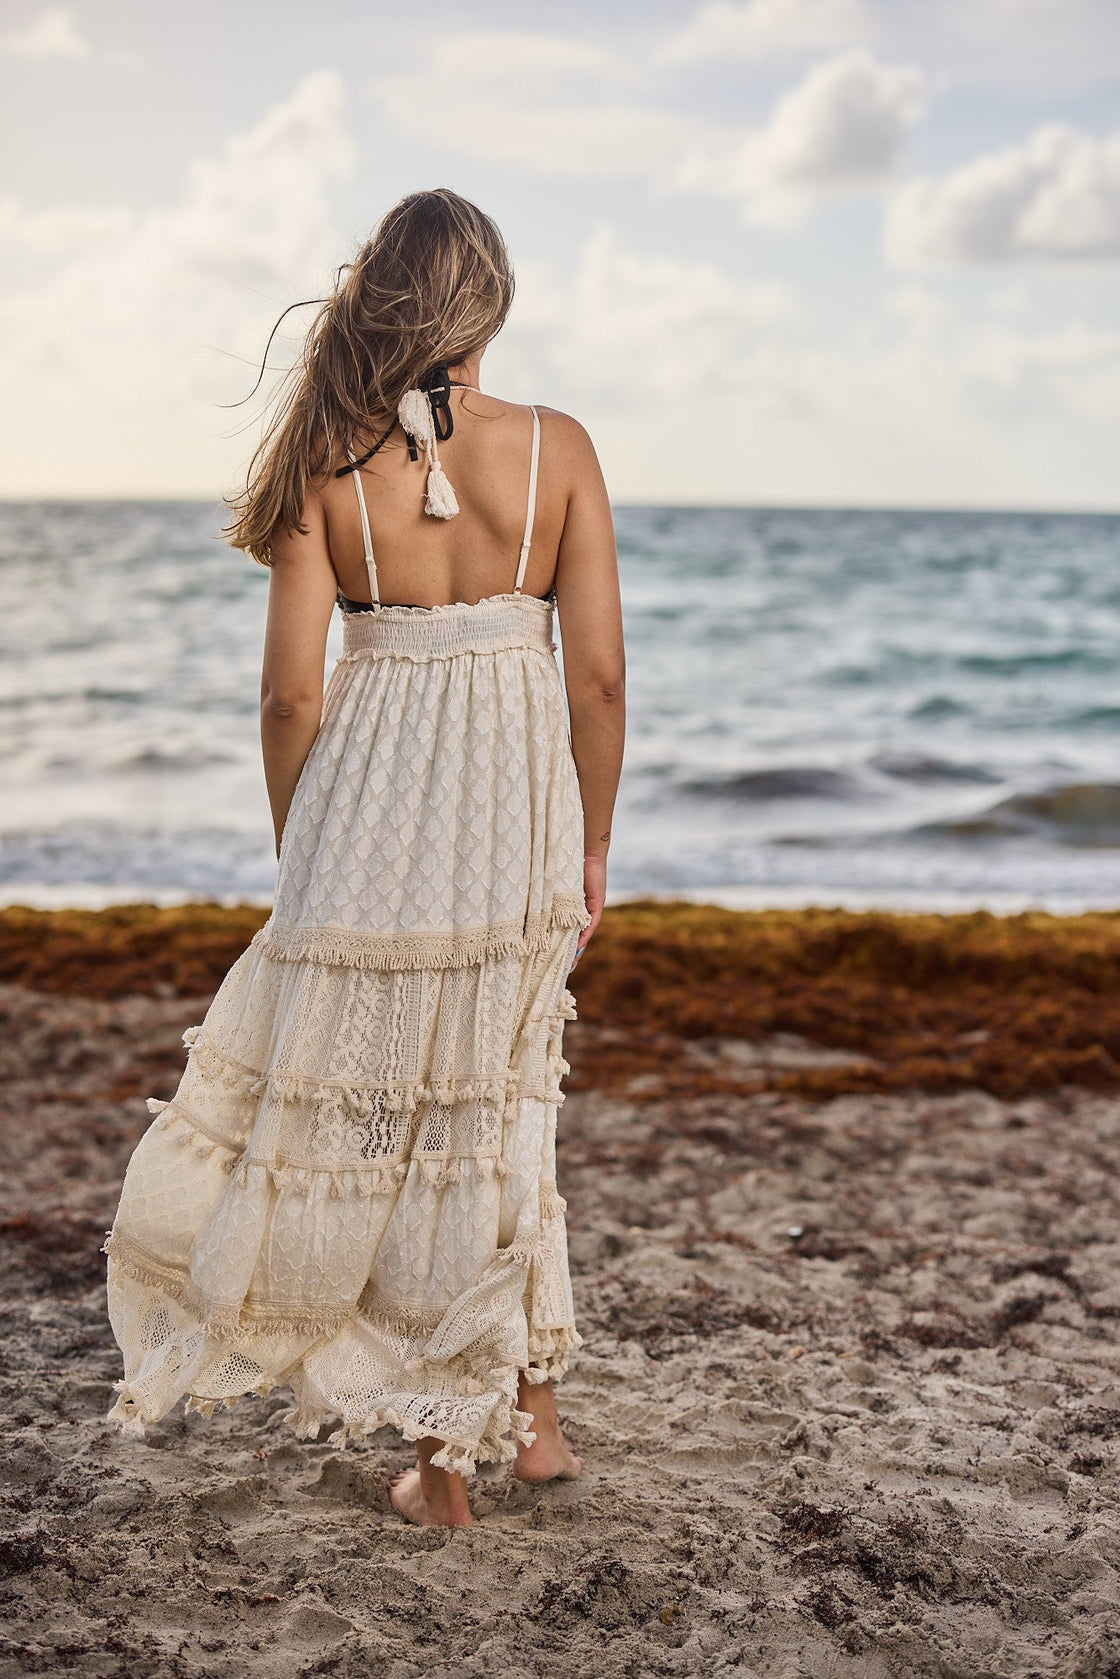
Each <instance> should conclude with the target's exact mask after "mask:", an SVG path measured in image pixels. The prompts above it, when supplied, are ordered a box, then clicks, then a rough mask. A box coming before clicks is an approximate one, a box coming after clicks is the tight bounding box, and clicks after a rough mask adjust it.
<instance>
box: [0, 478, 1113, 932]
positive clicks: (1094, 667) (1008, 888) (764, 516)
mask: <svg viewBox="0 0 1120 1679" xmlns="http://www.w3.org/2000/svg"><path fill="white" fill-rule="evenodd" d="M616 517H617V528H618V538H619V555H620V564H621V572H622V585H623V600H624V608H625V614H626V627H627V643H628V656H629V711H630V733H629V746H628V756H627V763H626V771H625V776H624V781H623V787H622V792H621V795H620V802H619V812H618V817H617V821H616V824H615V839H614V845H613V848H612V854H611V857H612V862H611V884H612V890H613V893H614V895H615V896H634V895H637V894H647V893H651V894H658V895H662V896H675V897H682V896H683V897H691V898H696V899H701V900H711V901H716V902H723V903H730V904H740V905H744V906H746V905H764V904H847V905H850V906H853V907H866V906H875V905H879V906H882V907H885V908H911V907H912V908H921V907H929V908H936V909H960V908H970V907H988V908H991V909H995V910H1012V909H1018V908H1021V907H1027V906H1032V905H1036V906H1039V907H1042V908H1048V909H1053V910H1071V911H1072V910H1078V909H1082V908H1087V907H1105V908H1113V907H1120V765H1118V761H1117V733H1118V727H1120V689H1118V686H1117V648H1118V639H1120V517H1116V516H1103V515H1093V516H1089V515H1086V516H1075V515H1044V514H1038V513H1030V514H1026V513H1023V514H1015V513H945V512H932V513H924V512H854V511H843V512H830V511H820V510H814V511H802V510H782V509H733V508H723V509H703V508H687V509H686V508H674V509H663V508H652V507H623V508H619V509H617V514H616ZM220 523H221V515H220V510H219V509H217V508H215V507H212V506H209V505H206V504H201V503H147V502H145V503H140V502H88V503H78V502H74V503H61V502H58V503H36V504H31V503H19V504H15V503H11V504H7V505H0V647H2V650H3V659H2V671H0V713H2V715H3V718H4V724H5V727H4V729H3V736H2V741H0V771H2V775H3V794H2V803H0V898H2V899H3V900H4V901H7V902H30V903H40V904H98V903H105V902H112V901H115V900H125V899H135V898H146V899H154V900H156V901H161V902H169V901H174V900H176V899H182V898H193V897H204V896H205V897H213V898H218V899H222V900H227V901H228V900H232V899H240V898H252V899H258V900H262V901H264V900H267V898H268V895H269V893H270V890H271V886H272V881H273V878H274V869H275V862H274V857H273V848H272V836H271V823H270V819H269V814H268V806H267V801H266V798H265V791H264V782H263V777H262V774H261V769H260V748H259V737H258V722H257V708H258V694H259V672H260V654H261V642H262V635H263V626H264V611H265V601H266V595H267V573H266V572H265V571H264V570H262V568H261V567H259V566H256V565H254V564H253V563H252V562H251V561H249V560H247V559H245V558H244V557H243V556H241V555H239V554H236V553H234V552H232V551H231V550H230V549H228V548H226V547H224V546H223V545H222V543H221V540H220ZM340 642H341V635H340V630H339V626H338V623H337V619H336V622H335V624H334V626H333V627H332V631H331V637H330V643H329V658H330V660H333V658H334V657H336V656H337V654H338V651H339V648H340Z"/></svg>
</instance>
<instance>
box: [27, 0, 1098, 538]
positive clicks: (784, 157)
mask: <svg viewBox="0 0 1120 1679" xmlns="http://www.w3.org/2000/svg"><path fill="white" fill-rule="evenodd" d="M0 94H2V96H0V128H2V130H3V139H4V145H3V155H4V157H5V159H6V169H5V175H4V179H3V181H2V182H0V382H2V385H3V388H4V391H5V394H6V400H5V403H4V405H3V411H2V414H0V496H5V497H14V498H23V497H56V496H57V497H64V496H108V497H116V496H139V497H148V496H151V497H160V496H200V497H216V496H217V495H219V494H221V493H223V492H228V491H230V490H231V489H233V488H235V487H236V485H237V482H238V479H239V475H241V474H243V471H244V465H245V461H246V458H247V456H248V454H249V453H250V452H251V449H252V444H253V439H254V435H255V429H256V427H257V426H258V425H259V421H260V405H259V401H257V400H254V401H252V402H249V403H246V402H245V401H244V399H245V398H246V397H247V395H248V393H249V391H250V390H251V388H252V385H253V382H254V379H255V376H256V366H257V364H258V362H259V359H260V356H261V354H262V352H263V349H264V344H265V340H266V338H267V335H268V331H269V329H270V327H271V325H272V323H273V321H274V320H275V318H276V316H277V314H278V313H279V311H280V310H281V309H282V308H284V307H285V306H286V305H288V304H289V303H292V302H294V301H297V300H301V299H314V298H319V297H322V296H323V295H324V293H325V291H326V290H327V289H328V288H329V287H330V285H331V284H332V279H333V275H334V273H335V271H336V270H337V268H338V266H339V264H341V263H344V262H345V261H346V260H347V259H348V258H349V257H350V256H351V255H352V254H353V253H354V251H355V250H356V249H357V247H358V246H359V244H360V243H361V242H362V241H363V239H365V238H366V237H367V236H368V235H369V233H370V232H371V230H372V229H373V228H374V227H375V226H376V223H377V221H378V219H379V218H380V216H381V215H382V214H383V213H384V211H385V210H386V209H387V208H388V207H389V206H390V205H391V204H392V203H394V202H395V201H396V200H397V199H398V198H399V197H400V196H401V195H402V194H403V193H406V192H410V191H414V190H416V189H417V188H422V187H432V186H449V187H453V188H454V189H455V190H457V191H458V192H461V193H464V194H466V195H467V196H468V197H470V198H472V199H474V200H475V202H477V203H478V204H480V205H481V206H482V208H483V209H485V210H486V211H488V212H489V213H490V214H491V215H492V216H494V217H495V219H496V220H497V222H498V224H499V226H500V227H501V228H502V231H503V233H504V235H505V237H506V240H507V243H508V245H509V247H510V250H511V252H512V255H513V259H514V265H515V269H516V276H517V297H516V300H515V304H514V308H513V312H512V314H511V317H510V320H509V322H508V323H507V325H506V327H505V329H504V330H503V332H502V333H501V334H500V335H499V337H498V339H497V340H496V341H495V343H494V344H493V346H492V347H491V349H490V350H489V351H488V352H487V355H486V358H485V360H484V362H483V380H482V382H483V385H484V386H485V387H486V388H488V389H491V390H493V391H495V392H496V393H498V394H501V395H504V396H508V397H509V398H511V399H513V400H517V401H522V402H524V401H538V402H541V403H545V404H549V405H551V406H553V407H556V408H560V409H563V410H564V411H565V412H568V413H571V414H574V415H575V416H576V417H577V418H578V419H579V420H581V421H582V422H583V424H584V425H586V426H587V428H588V430H589V431H590V433H591V435H592V438H593V439H594V441H595V444H596V447H597V448H598V451H599V455H600V458H601V460H602V462H603V467H604V470H605V472H606V476H607V482H608V485H609V487H610V490H611V493H612V495H613V497H614V499H615V500H616V501H618V502H655V503H701V504H747V505H780V506H791V505H800V506H862V507H873V506H915V507H1026V508H1031V507H1038V508H1053V509H1065V508H1068V509H1089V510H1093V509H1118V508H1120V473H1118V463H1120V290H1118V286H1117V281H1118V278H1120V0H700V3H699V4H689V3H683V0H682V3H678V0H641V3H640V4H639V3H638V0H613V3H612V4H611V5H610V6H603V5H602V4H601V3H600V4H592V3H591V0H563V3H562V4H560V3H553V0H540V3H538V4H526V3H525V0H519V3H518V4H512V3H505V0H480V3H477V4H471V3H467V4H464V3H463V0H459V3H457V4H448V3H445V0H426V3H425V4H424V5H423V6H400V5H392V6H390V5H387V4H382V3H381V0H364V3H359V0H319V3H318V4H317V5H316V6H314V7H308V6H306V5H299V6H297V5H295V4H293V3H292V0H270V3H269V4H268V5H267V6H266V5H264V4H263V3H260V0H193V3H192V5H191V7H190V8H189V9H183V8H171V7H169V6H153V5H151V4H150V0H146V3H143V4H141V3H140V0H112V3H110V0H88V3H83V0H77V3H75V4H73V5H67V6H56V5H42V4H37V3H31V0H27V3H25V0H3V4H2V5H0ZM309 319H310V311H309V310H305V311H303V312H302V314H301V313H300V312H298V311H297V312H296V313H295V314H294V315H293V316H290V317H289V318H288V324H287V326H286V328H285V329H284V332H283V333H282V334H281V335H280V336H279V337H278V339H277V342H276V344H275V346H274V353H273V363H274V365H275V366H276V367H277V368H279V367H281V366H282V365H284V364H285V361H286V360H287V359H290V358H291V357H293V356H294V355H295V354H296V353H297V352H298V348H299V342H300V334H301V331H302V330H303V329H304V328H305V327H306V324H307V322H308V321H309ZM301 323H302V325H301Z"/></svg>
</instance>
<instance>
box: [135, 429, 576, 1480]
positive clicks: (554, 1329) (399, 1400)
mask: <svg viewBox="0 0 1120 1679" xmlns="http://www.w3.org/2000/svg"><path fill="white" fill-rule="evenodd" d="M539 445H540V422H539V419H538V416H537V412H536V410H535V409H534V410H533V446H532V457H531V469H530V488H529V502H528V514H527V519H526V529H525V540H524V542H523V544H522V548H521V555H520V560H519V564H518V567H517V573H516V581H515V583H514V587H513V590H512V592H511V593H509V594H503V595H495V596H491V597H489V598H487V599H485V600H481V601H479V602H478V603H477V604H476V605H466V604H456V605H450V606H437V607H432V608H419V607H403V606H389V607H378V606H377V605H376V603H377V601H378V589H377V574H376V567H375V563H374V556H373V547H372V542H371V539H370V533H369V519H368V515H367V512H366V505H365V500H364V496H363V492H362V487H361V479H360V474H359V473H357V472H356V473H355V474H354V482H355V486H356V488H357V491H358V503H359V507H360V510H361V518H362V529H363V534H364V540H365V552H366V562H367V566H368V570H369V577H370V592H371V598H372V600H373V602H374V603H375V607H374V609H373V610H371V611H366V612H353V613H350V614H348V615H347V616H346V618H345V625H344V636H345V640H344V651H343V654H342V657H341V658H340V659H339V661H338V663H337V665H336V666H335V668H334V670H333V672H332V674H331V678H330V681H329V683H328V685H327V690H326V693H325V696H324V704H323V714H322V725H321V728H320V731H319V734H318V737H317V738H316V741H315V744H314V746H313V747H312V749H311V753H310V755H309V757H308V759H307V762H306V765H305V767H304V769H303V772H302V775H301V777H300V780H299V784H298V786H297V788H296V792H295V796H294V799H293V801H292V806H291V810H290V813H289V816H288V820H287V824H286V826H285V829H284V835H283V843H282V846H281V853H280V867H279V875H278V880H277V887H276V898H275V906H274V909H273V912H272V915H271V917H270V919H269V920H268V922H267V923H266V924H265V926H264V927H263V928H262V929H261V931H260V932H259V933H258V934H257V935H256V937H255V938H254V939H253V941H252V943H251V944H250V946H249V948H248V949H247V950H246V951H245V953H244V954H243V955H242V956H241V957H240V958H239V960H238V961H237V962H236V963H235V964H234V966H233V967H232V968H231V969H230V971H229V973H228V974H227V976H226V978H225V980H224V981H223V983H222V986H221V989H220V990H219V991H218V994H217V996H216V997H215V998H214V1001H213V1003H212V1004H211V1006H210V1009H209V1011H208V1012H207V1014H206V1017H205V1019H204V1020H203V1022H202V1024H201V1026H195V1027H192V1028H191V1029H190V1030H189V1031H188V1032H187V1033H186V1034H185V1036H184V1042H185V1043H186V1044H187V1045H188V1046H189V1049H190V1056H189V1062H188V1066H187V1069H186V1071H185V1073H184V1075H183V1078H182V1081H181V1083H180V1084H179V1087H178V1090H177V1091H176V1094H175V1095H174V1097H173V1098H172V1100H171V1101H170V1102H167V1103H164V1102H156V1101H150V1102H149V1104H148V1106H149V1108H150V1109H151V1111H152V1112H153V1113H154V1114H155V1115H156V1118H155V1119H154V1120H153V1122H152V1124H151V1125H150V1126H149V1128H148V1130H147V1132H146V1133H145V1135H144V1137H143V1138H142V1139H141V1141H140V1142H139V1144H138V1145H137V1147H136V1150H135V1152H134V1153H133V1155H132V1158H131V1161H130V1164H129V1167H128V1172H127V1175H126V1177H125V1181H124V1186H123V1190H122V1194H121V1201H120V1206H119V1209H118V1212H117V1216H116V1219H115V1221H114V1224H113V1228H112V1230H111V1231H110V1232H109V1235H108V1239H107V1241H106V1243H105V1252H106V1253H107V1254H108V1256H109V1258H108V1302H109V1316H110V1319H111V1322H112V1326H113V1330H114V1333H115V1335H116V1337H117V1340H118V1342H119V1344H120V1346H121V1348H122V1351H123V1354H124V1367H125V1379H124V1380H123V1381H122V1382H119V1383H118V1384H117V1389H118V1392H119V1395H120V1397H119V1398H118V1400H117V1402H116V1404H115V1405H114V1406H113V1409H112V1410H111V1411H110V1412H109V1417H110V1419H111V1420H114V1421H116V1422H118V1423H119V1424H120V1425H121V1426H122V1427H123V1429H124V1432H126V1433H128V1434H142V1433H143V1432H144V1427H145V1424H147V1423H151V1422H155V1421H157V1420H158V1419H159V1418H161V1417H163V1416H165V1415H166V1414H167V1412H168V1411H169V1410H170V1409H171V1407H172V1406H173V1405H174V1404H175V1403H176V1401H177V1400H179V1399H180V1398H182V1397H184V1396H185V1397H186V1408H187V1410H199V1411H202V1412H203V1413H204V1414H205V1415H207V1416H209V1415H211V1414H212V1412H213V1410H214V1407H215V1405H217V1404H220V1403H223V1402H224V1403H225V1404H226V1405H232V1404H233V1403H234V1402H235V1400H236V1399H237V1397H238V1396H239V1395H242V1394H245V1393H255V1394H267V1393H269V1392H270V1391H271V1390H272V1389H273V1388H274V1387H277V1386H280V1385H287V1386H290V1387H291V1390H292V1392H293V1394H294V1397H295V1405H294V1406H293V1408H292V1409H291V1410H289V1411H287V1412H285V1420H287V1421H290V1422H291V1423H293V1424H294V1426H295V1428H296V1431H297V1432H298V1433H299V1434H302V1435H305V1436H307V1437H311V1436H313V1435H315V1434H316V1433H317V1431H318V1430H319V1427H320V1425H321V1424H322V1423H324V1422H336V1423H337V1424H339V1425H340V1426H339V1427H338V1428H337V1429H336V1431H335V1432H334V1433H332V1435H331V1436H330V1438H331V1442H332V1443H335V1444H341V1443H343V1442H344V1441H345V1440H346V1439H347V1438H348V1437H351V1436H360V1435H366V1434H370V1433H372V1432H373V1431H374V1430H376V1429H378V1428H381V1427H382V1426H384V1425H385V1424H393V1425H395V1426H396V1427H397V1428H398V1429H400V1430H401V1431H402V1432H403V1433H404V1435H405V1437H406V1438H408V1439H410V1440H411V1439H418V1438H422V1437H425V1436H433V1435H434V1436H436V1437H438V1438H439V1439H440V1440H441V1441H443V1442H444V1444H443V1446H442V1448H441V1449H440V1451H439V1452H438V1453H437V1454H436V1456H435V1458H434V1459H433V1461H434V1462H435V1463H436V1464H437V1465H438V1466H440V1467H442V1468H445V1469H450V1470H453V1471H456V1472H458V1473H460V1474H463V1475H470V1474H472V1473H473V1471H474V1468H475V1464H476V1462H477V1461H479V1460H482V1461H486V1460H493V1459H500V1460H508V1459H511V1458H512V1457H513V1456H514V1454H515V1450H516V1441H517V1440H520V1439H528V1440H531V1439H532V1435H531V1434H528V1433H527V1430H528V1427H529V1423H530V1421H531V1419H530V1418H529V1417H528V1416H527V1415H526V1414H525V1413H524V1412H521V1411H519V1410H518V1409H517V1406H516V1396H517V1382H518V1375H519V1373H520V1372H525V1373H527V1375H528V1378H529V1380H530V1381H544V1380H546V1379H548V1378H550V1377H555V1376H558V1375H560V1374H562V1373H563V1371H564V1369H565V1366H566V1359H567V1355H568V1353H569V1351H570V1350H571V1349H572V1348H574V1347H577V1346H578V1345H579V1343H580V1337H579V1335H578V1334H577V1332H576V1329H575V1324H574V1321H573V1313H572V1296H571V1287H570V1283H569V1279H568V1265H567V1243H566V1232H565V1224H564V1205H565V1204H564V1202H563V1201H562V1200H561V1199H560V1197H559V1196H558V1194H557V1191H556V1182H555V1152H554V1149H555V1131H556V1114H557V1108H558V1106H559V1104H560V1102H561V1101H562V1100H563V1098H562V1095H561V1092H560V1079H561V1076H562V1074H563V1073H564V1072H566V1071H567V1065H566V1063H565V1062H564V1061H563V1060H562V1058H561V1038H562V1034H563V1029H564V1021H565V1020H566V1019H570V1018H572V1016H573V1014H574V1008H573V1002H572V998H571V995H570V994H569V992H568V991H567V990H566V989H565V979H566V977H567V974H568V972H569V970H570V968H571V964H572V961H573V960H574V956H575V950H576V945H577V942H578V937H579V930H580V929H581V928H582V927H583V926H585V925H586V924H587V913H586V909H585V905H584V899H583V883H582V829H583V824H582V814H581V807H580V800H579V792H578V785H577V782H576V776H575V766H574V762H573V759H572V753H571V747H570V741H569V736H568V723H567V713H566V708H565V704H564V698H563V692H562V686H561V683H560V679H559V673H558V670H557V666H556V661H555V658H554V651H555V646H554V643H553V641H552V607H551V605H550V604H549V603H546V602H545V601H541V600H538V599H536V598H534V597H531V596H527V595H524V594H522V592H521V588H522V582H523V579H524V575H525V563H526V559H527V556H528V552H529V542H530V540H531V536H532V525H533V513H534V507H535V501H536V478H537V461H538V453H539Z"/></svg>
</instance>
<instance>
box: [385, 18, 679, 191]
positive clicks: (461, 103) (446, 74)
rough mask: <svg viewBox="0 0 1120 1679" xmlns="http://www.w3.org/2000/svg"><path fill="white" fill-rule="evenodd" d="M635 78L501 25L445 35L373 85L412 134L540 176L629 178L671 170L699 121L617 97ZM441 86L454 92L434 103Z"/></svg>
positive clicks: (612, 62)
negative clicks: (418, 59) (416, 60)
mask: <svg viewBox="0 0 1120 1679" xmlns="http://www.w3.org/2000/svg"><path fill="white" fill-rule="evenodd" d="M634 80H636V76H635V73H634V71H633V70H632V69H631V68H629V67H628V66H626V65H625V64H624V63H623V62H622V61H620V60H616V59H614V58H612V57H611V56H610V55H609V54H608V53H606V52H604V51H601V50H599V49H597V48H595V47H590V46H583V45H580V44H578V43H575V42H571V41H568V40H566V39H562V38H560V37H558V36H551V35H525V34H520V33H517V32H513V31H497V30H495V31H490V32H486V33H479V34H470V35H453V36H445V37H443V38H437V39H436V40H435V41H434V42H433V43H432V46H431V49H430V54H429V56H428V57H427V58H426V59H425V60H424V62H422V63H421V64H420V65H419V66H418V67H416V68H415V69H412V70H402V71H395V72H393V73H391V74H389V75H384V76H380V77H378V78H377V79H376V80H375V81H374V82H373V84H372V87H371V91H372V93H373V95H374V97H375V99H376V100H377V102H378V104H379V105H380V106H381V108H382V110H383V111H384V113H385V115H386V116H387V117H388V118H389V120H390V121H391V122H393V123H395V125H396V126H397V127H398V128H399V129H400V131H401V134H402V135H403V136H405V137H406V138H416V139H421V138H422V139H423V140H424V142H425V143H426V144H429V145H437V146H445V147H447V149H448V150H450V151H454V152H458V153H461V154H464V155H466V156H469V157H474V158H479V159H481V160H482V161H483V162H486V163H496V164H499V165H502V166H504V167H507V168H509V167H513V168H515V169H521V170H529V171H531V172H532V173H535V174H541V175H552V176H558V177H563V178H567V179H574V180H584V179H590V180H595V179H601V180H619V179H623V180H625V179H632V178H642V177H648V176H649V175H650V174H651V173H653V174H658V173H661V172H663V171H664V170H666V169H668V168H669V167H670V166H671V164H672V162H673V160H674V158H676V157H678V156H679V155H680V153H681V151H682V150H683V148H684V147H685V146H686V145H687V144H688V143H689V139H690V137H691V136H692V134H693V133H694V131H695V127H696V125H695V123H694V122H693V121H692V120H690V119H688V118H686V117H679V116H676V115H674V114H673V113H671V112H668V111H662V110H658V109H656V108H655V107H651V106H648V105H643V104H641V103H640V102H637V101H635V100H632V99H631V100H627V99H625V98H619V97H618V89H619V87H620V86H623V87H624V86H625V85H626V83H627V82H633V81H634ZM433 87H454V88H455V90H456V91H455V95H454V97H453V98H451V97H449V98H446V99H433V98H432V89H433Z"/></svg>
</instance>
